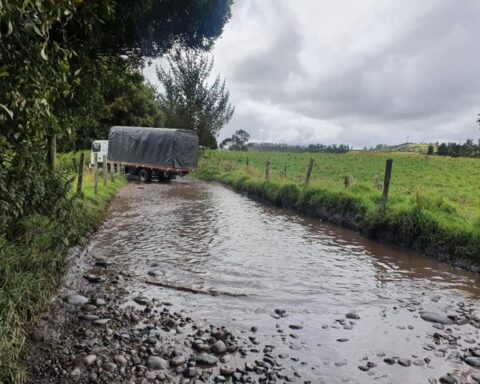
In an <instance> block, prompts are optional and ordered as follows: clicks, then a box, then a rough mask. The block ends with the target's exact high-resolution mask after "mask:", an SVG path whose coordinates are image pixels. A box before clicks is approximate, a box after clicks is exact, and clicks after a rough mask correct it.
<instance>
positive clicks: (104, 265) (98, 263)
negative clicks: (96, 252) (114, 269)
mask: <svg viewBox="0 0 480 384" xmlns="http://www.w3.org/2000/svg"><path fill="white" fill-rule="evenodd" d="M95 265H96V266H97V267H102V268H107V267H108V266H109V265H110V263H109V262H108V261H107V260H105V259H96V260H95Z"/></svg>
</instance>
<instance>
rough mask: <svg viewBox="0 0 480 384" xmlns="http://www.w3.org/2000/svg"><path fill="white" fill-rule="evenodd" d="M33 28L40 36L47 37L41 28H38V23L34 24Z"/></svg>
mask: <svg viewBox="0 0 480 384" xmlns="http://www.w3.org/2000/svg"><path fill="white" fill-rule="evenodd" d="M33 30H34V31H35V33H36V34H37V35H38V36H40V37H45V35H44V34H43V32H42V31H41V30H40V28H38V27H37V26H36V25H34V26H33Z"/></svg>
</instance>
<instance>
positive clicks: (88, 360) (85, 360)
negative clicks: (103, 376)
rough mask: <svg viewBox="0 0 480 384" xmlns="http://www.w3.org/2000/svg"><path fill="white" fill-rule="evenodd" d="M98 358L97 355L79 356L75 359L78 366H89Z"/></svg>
mask: <svg viewBox="0 0 480 384" xmlns="http://www.w3.org/2000/svg"><path fill="white" fill-rule="evenodd" d="M96 360H97V356H96V355H86V356H79V357H77V358H76V359H75V365H76V366H77V367H88V366H89V365H92V364H93V363H94V362H95V361H96Z"/></svg>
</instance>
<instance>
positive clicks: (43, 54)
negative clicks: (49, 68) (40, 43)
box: [40, 45, 48, 61]
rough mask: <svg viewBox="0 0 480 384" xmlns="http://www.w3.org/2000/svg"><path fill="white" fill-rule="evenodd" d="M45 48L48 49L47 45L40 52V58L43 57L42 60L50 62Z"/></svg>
mask: <svg viewBox="0 0 480 384" xmlns="http://www.w3.org/2000/svg"><path fill="white" fill-rule="evenodd" d="M45 48H47V46H46V45H45V46H44V47H43V48H42V50H41V51H40V56H42V59H43V60H45V61H48V57H47V54H46V53H45Z"/></svg>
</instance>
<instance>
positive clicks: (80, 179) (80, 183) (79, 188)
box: [77, 152, 85, 195]
mask: <svg viewBox="0 0 480 384" xmlns="http://www.w3.org/2000/svg"><path fill="white" fill-rule="evenodd" d="M84 166H85V153H83V152H82V153H81V154H80V164H79V165H78V180H77V195H81V194H82V187H83V168H84Z"/></svg>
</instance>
